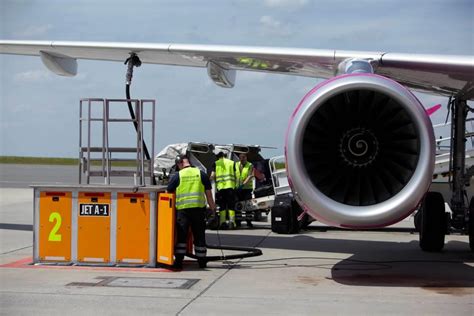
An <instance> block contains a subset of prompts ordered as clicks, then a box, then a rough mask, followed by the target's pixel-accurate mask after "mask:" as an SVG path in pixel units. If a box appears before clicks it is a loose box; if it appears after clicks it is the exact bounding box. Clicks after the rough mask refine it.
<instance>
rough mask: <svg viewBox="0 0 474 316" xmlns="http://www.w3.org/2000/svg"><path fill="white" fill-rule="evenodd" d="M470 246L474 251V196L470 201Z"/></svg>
mask: <svg viewBox="0 0 474 316" xmlns="http://www.w3.org/2000/svg"><path fill="white" fill-rule="evenodd" d="M468 229H469V247H471V251H473V252H474V196H473V197H471V202H470V203H469V227H468Z"/></svg>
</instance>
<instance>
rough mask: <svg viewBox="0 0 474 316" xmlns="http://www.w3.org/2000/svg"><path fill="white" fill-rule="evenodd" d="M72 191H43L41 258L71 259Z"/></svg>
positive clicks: (50, 259) (40, 216) (41, 195)
mask: <svg viewBox="0 0 474 316" xmlns="http://www.w3.org/2000/svg"><path fill="white" fill-rule="evenodd" d="M71 197H72V194H71V192H41V194H40V202H39V226H40V227H39V228H40V229H39V259H40V260H41V261H45V262H51V261H52V262H57V261H59V262H68V261H70V260H71V210H72V199H71Z"/></svg>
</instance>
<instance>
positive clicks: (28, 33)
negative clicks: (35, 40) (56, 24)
mask: <svg viewBox="0 0 474 316" xmlns="http://www.w3.org/2000/svg"><path fill="white" fill-rule="evenodd" d="M52 28H53V26H52V25H51V24H45V25H40V26H29V27H27V28H26V29H24V30H23V31H18V32H15V34H14V35H15V36H18V37H37V36H41V35H44V34H46V33H47V32H48V31H49V30H51V29H52Z"/></svg>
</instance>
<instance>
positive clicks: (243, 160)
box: [235, 154, 253, 227]
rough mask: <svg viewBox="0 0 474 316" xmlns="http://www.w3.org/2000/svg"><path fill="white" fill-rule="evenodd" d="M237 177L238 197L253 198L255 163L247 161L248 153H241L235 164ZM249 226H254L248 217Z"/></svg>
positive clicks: (240, 199)
mask: <svg viewBox="0 0 474 316" xmlns="http://www.w3.org/2000/svg"><path fill="white" fill-rule="evenodd" d="M235 172H236V178H237V190H236V191H237V192H236V194H237V198H238V200H239V201H246V200H250V199H251V198H252V191H253V165H252V163H250V162H249V161H247V154H240V155H239V161H238V162H237V163H236V166H235ZM246 221H247V226H248V227H252V226H253V225H252V221H251V220H250V219H247V220H246Z"/></svg>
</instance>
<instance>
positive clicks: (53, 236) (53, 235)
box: [48, 212, 61, 241]
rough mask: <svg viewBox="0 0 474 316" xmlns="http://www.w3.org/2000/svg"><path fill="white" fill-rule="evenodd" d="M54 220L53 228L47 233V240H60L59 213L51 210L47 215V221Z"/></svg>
mask: <svg viewBox="0 0 474 316" xmlns="http://www.w3.org/2000/svg"><path fill="white" fill-rule="evenodd" d="M54 221H56V223H55V224H54V227H53V229H51V232H50V233H49V237H48V241H61V234H58V230H59V228H60V227H61V214H59V213H58V212H53V213H51V214H50V215H49V222H50V223H52V222H54Z"/></svg>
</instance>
